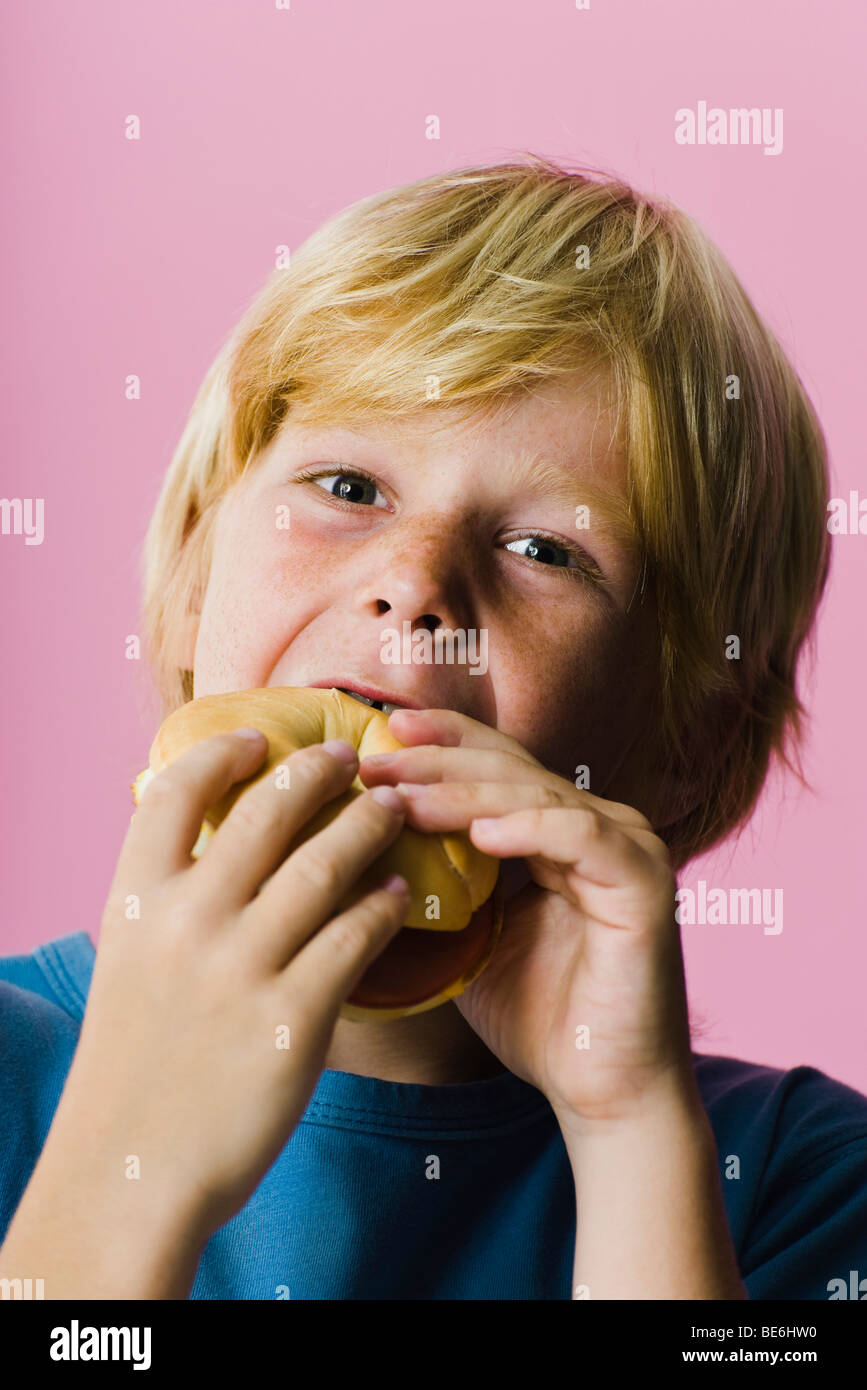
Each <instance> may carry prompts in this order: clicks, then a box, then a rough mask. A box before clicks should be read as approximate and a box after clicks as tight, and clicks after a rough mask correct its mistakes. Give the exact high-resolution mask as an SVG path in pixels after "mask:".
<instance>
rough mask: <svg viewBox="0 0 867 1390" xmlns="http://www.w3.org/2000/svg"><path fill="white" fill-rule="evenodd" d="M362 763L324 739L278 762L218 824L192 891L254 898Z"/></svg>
mask: <svg viewBox="0 0 867 1390" xmlns="http://www.w3.org/2000/svg"><path fill="white" fill-rule="evenodd" d="M341 742H342V740H341ZM346 747H347V748H348V747H349V745H348V744H347V745H346ZM356 767H357V763H356V760H355V758H354V757H353V759H352V761H351V762H349V761H347V760H345V759H343V758H340V757H337V756H335V754H334V753H333V752H332V751H331V750H330V749H329V748H328V747H327V746H326V745H323V744H321V743H317V744H310V745H308V746H307V747H305V748H299V749H298V750H297V751H296V752H294V753H292V754H291V755H290V756H289V757H288V758H287V759H286V761H285V763H278V764H277V766H276V767H274V768H272V769H271V771H270V772H269V774H268V776H267V777H263V778H262V779H261V780H260V781H259V782H257V783H256V785H255V786H253V787H250V789H249V790H248V791H246V792H245V793H244V795H243V796H242V797H240V798H239V799H238V800H237V801H236V802H235V804H234V806H233V807H232V809H231V811H230V812H229V814H228V815H227V817H226V819H225V820H224V821H223V822H222V824H221V825H220V826H219V827H218V829H217V831H216V834H215V835H214V837H213V839H212V840H211V841H210V843H209V844H208V846H207V849H206V850H205V852H204V854H203V855H202V856H201V858H200V859H199V860H198V861H197V862H196V864H194V865H193V867H192V869H191V870H190V871H189V881H190V888H191V891H199V890H201V892H202V893H203V894H204V895H206V896H207V898H209V899H212V900H213V901H215V902H218V903H220V904H222V905H223V906H226V907H241V906H243V905H245V904H246V903H249V902H250V900H251V899H252V898H253V897H254V896H255V894H256V893H257V891H258V890H259V889H260V888H261V886H262V884H263V883H264V882H265V880H266V879H267V878H268V877H269V876H270V875H271V874H272V873H273V872H274V871H275V869H277V868H278V867H279V865H280V863H281V862H282V861H283V859H284V858H285V857H286V852H287V850H288V848H289V846H290V845H291V843H292V840H293V839H294V838H295V836H296V835H298V834H299V832H300V831H301V830H302V829H303V827H304V826H305V825H306V824H307V823H308V821H309V820H310V819H311V817H312V816H313V815H314V814H315V813H316V812H317V811H319V810H320V809H321V808H322V807H323V806H324V805H325V804H326V803H327V802H329V801H331V800H333V798H334V797H335V796H337V795H338V794H339V793H340V792H345V791H346V790H347V788H348V787H349V785H350V783H351V782H352V780H353V778H354V777H355V772H356Z"/></svg>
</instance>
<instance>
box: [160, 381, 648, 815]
mask: <svg viewBox="0 0 867 1390" xmlns="http://www.w3.org/2000/svg"><path fill="white" fill-rule="evenodd" d="M611 437H612V430H611V417H610V416H609V414H608V412H607V408H606V407H604V406H603V404H602V403H601V398H600V397H598V396H597V391H596V389H595V388H592V387H590V386H589V385H588V386H585V385H583V384H582V380H581V379H580V378H577V377H575V378H573V379H571V380H570V379H569V378H566V379H564V380H563V381H562V382H561V383H559V384H556V385H555V384H546V385H545V386H544V387H543V388H540V389H539V390H538V391H537V392H536V394H534V395H532V396H530V395H528V396H527V397H526V398H524V399H522V400H521V401H520V403H519V404H518V405H517V406H515V408H514V409H513V411H512V412H511V413H502V412H501V413H500V414H498V415H497V416H496V418H493V419H492V418H488V419H486V420H482V419H481V418H480V417H478V416H474V417H473V418H471V419H470V420H467V418H466V417H465V416H463V417H462V416H461V414H460V412H458V411H457V410H453V409H451V408H448V407H442V406H439V405H436V406H432V407H429V408H428V409H424V408H422V409H420V410H418V411H417V412H415V413H414V414H412V415H406V416H403V417H402V418H401V419H400V420H399V421H392V422H389V423H385V422H377V423H376V424H371V425H365V426H364V427H363V433H362V432H360V431H359V429H358V428H357V427H354V428H353V429H352V430H351V431H350V430H348V429H346V428H341V427H334V428H324V427H319V426H316V425H309V424H308V425H304V424H302V423H298V422H293V421H292V418H291V414H290V417H289V419H288V420H287V422H286V423H285V424H284V425H283V427H282V428H281V430H280V431H279V432H278V434H277V435H276V437H275V438H274V440H272V442H271V443H270V445H269V446H268V448H267V449H266V450H265V451H263V453H262V455H261V456H260V457H259V459H257V460H256V461H254V462H253V463H252V464H251V465H250V467H249V468H248V470H247V473H246V475H245V476H244V478H242V479H241V481H240V482H239V483H238V484H237V485H236V487H235V488H234V489H233V490H232V491H231V492H230V493H228V494H227V496H226V498H225V499H224V501H223V504H222V507H221V511H220V514H219V516H218V519H217V522H216V529H215V534H214V544H213V552H212V564H211V570H210V574H209V578H208V585H207V590H206V593H205V598H204V602H203V605H202V612H201V615H200V617H199V619H198V620H194V621H193V624H192V629H191V632H192V636H191V639H190V641H189V642H188V647H187V651H186V652H185V653H183V654H182V655H181V664H185V665H187V666H190V664H191V657H192V658H193V660H192V667H193V671H194V694H195V695H196V696H202V695H211V694H219V693H224V692H229V691H237V690H247V689H254V688H257V687H264V686H278V685H296V686H303V685H335V686H338V687H340V686H343V687H345V686H350V687H356V688H357V687H358V686H362V687H364V686H372V687H375V688H376V689H377V690H381V691H384V692H386V693H387V694H388V695H390V696H392V698H393V701H394V702H395V703H398V704H410V705H413V706H417V707H419V708H426V707H427V708H429V707H448V708H451V709H455V710H458V711H460V712H461V713H463V714H466V715H469V716H471V717H472V718H473V719H477V720H480V721H482V722H483V723H485V724H488V725H491V726H492V727H495V728H497V729H499V730H501V731H502V732H503V733H506V734H509V735H511V737H513V738H515V739H517V740H518V742H519V743H521V744H522V745H523V746H524V747H525V748H526V749H527V750H528V751H529V752H530V753H532V754H533V755H534V756H535V757H536V758H538V759H539V760H540V762H542V763H544V764H545V766H546V767H548V768H550V769H551V770H552V771H554V772H557V773H560V774H561V775H562V776H564V777H567V778H568V779H569V780H570V781H573V780H574V779H575V772H574V769H575V768H576V766H578V765H579V764H586V765H587V766H588V767H589V790H590V791H592V792H593V793H595V794H596V795H598V796H603V797H606V798H609V799H611V800H616V801H625V802H627V803H629V804H631V805H633V806H637V807H638V809H640V810H643V811H644V812H645V814H648V812H647V810H646V808H645V805H644V802H645V800H646V788H645V786H644V781H643V778H644V767H643V756H642V755H643V752H644V750H645V749H646V746H647V745H646V740H645V739H644V738H643V734H644V732H645V730H646V727H647V725H646V721H647V717H648V707H649V698H650V695H651V694H652V691H653V683H654V679H655V671H656V661H655V609H654V605H653V602H652V597H651V595H650V594H649V593H648V594H646V595H645V597H644V601H643V602H641V601H640V592H639V590H640V580H641V557H640V555H639V553H638V552H637V550H633V549H632V547H631V545H630V542H629V537H628V535H627V534H626V533H625V532H624V531H623V530H622V529H621V523H620V521H618V516H621V517H622V516H623V515H624V514H625V498H626V462H625V459H624V458H623V457H622V455H621V454H620V453H619V452H618V450H617V449H616V448H615V447H614V446H612V444H611ZM359 468H360V469H362V470H364V472H365V473H367V474H370V475H371V477H372V478H373V479H374V480H375V481H374V482H368V481H366V480H365V479H364V478H363V477H362V478H358V476H357V472H356V470H358V469H359ZM542 470H544V471H542ZM305 471H310V472H315V473H316V474H317V475H318V480H317V481H312V480H310V479H306V480H305V479H302V478H300V477H299V474H301V473H302V472H305ZM338 473H340V474H345V475H350V476H346V477H344V478H343V479H342V480H341V479H340V478H337V479H336V480H335V476H334V475H336V474H338ZM353 475H354V476H353ZM341 481H343V483H344V485H348V487H347V488H346V500H343V501H341V500H338V498H335V496H334V492H335V491H339V485H340V482H341ZM287 507H288V513H287V511H286V508H287ZM581 507H585V508H587V512H584V513H582V512H580V511H577V510H576V509H578V508H581ZM609 512H610V513H611V514H610V515H609ZM287 517H288V521H289V525H288V529H286V519H287ZM582 521H583V522H585V523H586V524H585V525H583V526H582V525H579V524H576V523H578V522H582ZM543 537H548V539H543ZM534 547H535V549H534ZM573 549H574V553H570V551H572V550H573ZM534 557H535V558H534ZM588 567H589V568H588ZM594 570H596V571H598V572H599V573H598V574H594ZM405 623H409V624H411V628H410V629H409V630H410V631H411V632H412V633H416V632H418V631H421V630H423V629H425V628H428V629H430V628H436V627H439V628H442V629H458V630H462V631H463V632H465V633H466V634H467V637H468V648H467V650H468V651H469V653H470V657H471V658H472V657H473V656H474V654H475V660H476V664H479V661H478V654H479V653H480V652H483V651H484V647H483V646H481V645H479V643H480V633H481V631H482V630H486V632H487V638H486V641H487V670H486V671H484V673H483V674H471V672H472V665H471V664H470V663H466V664H463V665H461V664H457V662H456V663H455V664H451V665H450V664H448V663H447V662H446V661H445V659H443V661H442V662H441V664H436V662H433V663H431V664H388V663H385V662H383V660H382V659H381V652H382V650H383V642H382V640H381V639H382V636H383V634H384V633H386V632H387V631H388V630H397V632H398V633H403V631H404V624H405ZM473 629H475V630H476V646H475V647H473V646H472V641H471V640H470V639H471V633H472V630H473ZM192 641H195V652H194V657H193V653H192V651H191V650H190V648H191V646H192Z"/></svg>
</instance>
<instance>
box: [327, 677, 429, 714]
mask: <svg viewBox="0 0 867 1390" xmlns="http://www.w3.org/2000/svg"><path fill="white" fill-rule="evenodd" d="M311 688H313V689H319V690H324V689H332V688H333V689H335V690H339V691H341V692H342V694H344V695H351V696H352V699H353V700H358V702H359V704H362V705H369V706H370V707H371V709H378V710H381V711H382V713H383V714H391V713H392V712H393V711H394V710H396V709H424V706H423V705H418V704H416V703H415V702H414V701H412V700H394V699H392V698H391V696H390V695H389V693H388V692H387V691H385V690H377V689H376V688H375V687H374V686H369V685H365V686H361V685H359V686H356V687H354V688H353V687H352V686H349V685H338V684H337V682H336V681H315V682H314V683H313V686H312V687H311Z"/></svg>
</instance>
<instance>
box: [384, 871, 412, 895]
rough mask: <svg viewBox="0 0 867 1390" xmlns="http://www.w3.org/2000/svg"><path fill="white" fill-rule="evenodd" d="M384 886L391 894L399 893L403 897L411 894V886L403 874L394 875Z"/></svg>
mask: <svg viewBox="0 0 867 1390" xmlns="http://www.w3.org/2000/svg"><path fill="white" fill-rule="evenodd" d="M382 886H383V888H385V889H387V890H388V892H389V893H399V894H401V895H405V894H407V893H409V884H408V883H407V881H406V879H405V878H404V877H403V876H402V874H392V876H391V878H387V879H386V880H385V883H384V884H383V885H382Z"/></svg>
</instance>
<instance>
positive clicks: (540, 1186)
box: [0, 931, 867, 1300]
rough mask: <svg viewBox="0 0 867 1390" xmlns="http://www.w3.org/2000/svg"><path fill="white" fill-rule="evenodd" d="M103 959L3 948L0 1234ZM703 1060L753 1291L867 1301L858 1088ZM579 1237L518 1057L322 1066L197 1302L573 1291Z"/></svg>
mask: <svg viewBox="0 0 867 1390" xmlns="http://www.w3.org/2000/svg"><path fill="white" fill-rule="evenodd" d="M94 959H95V951H94V947H93V944H92V942H91V940H90V938H89V936H88V935H87V933H86V932H83V931H79V932H74V933H72V934H71V935H69V936H64V937H60V938H58V939H57V940H55V941H49V942H47V943H45V944H44V945H42V946H38V947H37V948H36V949H35V950H34V951H33V952H32V953H31V954H30V955H20V956H7V957H4V958H0V1241H2V1239H3V1236H4V1235H5V1232H6V1228H7V1226H8V1225H9V1222H10V1221H11V1219H12V1216H13V1214H14V1212H15V1209H16V1207H17V1205H18V1203H19V1201H20V1200H21V1196H22V1194H23V1192H24V1188H25V1186H26V1184H27V1182H28V1180H29V1178H30V1175H31V1173H32V1171H33V1169H34V1167H35V1165H36V1161H37V1159H38V1157H39V1154H40V1152H41V1149H42V1146H43V1143H44V1142H45V1138H46V1135H47V1133H48V1128H49V1126H50V1124H51V1120H52V1117H53V1115H54V1111H55V1108H56V1106H57V1102H58V1100H59V1098H60V1093H61V1090H62V1088H63V1085H64V1082H65V1080H66V1076H67V1072H68V1070H69V1066H70V1063H71V1061H72V1057H73V1053H74V1051H75V1048H76V1044H77V1041H78V1035H79V1029H80V1026H81V1022H82V1018H83V1015H84V1007H85V1003H86V1000H87V993H88V989H89V987H90V979H91V972H92V968H93V962H94ZM693 1056H694V1064H695V1072H696V1078H697V1081H698V1085H699V1088H700V1091H701V1095H702V1099H703V1102H704V1105H705V1108H706V1110H707V1113H708V1116H709V1118H710V1122H711V1125H712V1127H713V1131H714V1135H715V1138H716V1143H717V1149H718V1153H719V1161H720V1174H721V1177H722V1187H723V1193H724V1197H725V1203H726V1209H727V1212H728V1219H729V1226H730V1229H731V1233H732V1238H733V1241H734V1246H735V1250H736V1251H737V1256H738V1260H739V1264H740V1269H741V1275H742V1277H743V1279H744V1281H745V1283H746V1286H747V1289H748V1291H749V1294H750V1297H751V1298H754V1299H772V1298H781V1299H828V1298H831V1297H832V1296H836V1297H859V1298H861V1299H862V1300H863V1299H867V1097H865V1096H863V1095H861V1094H860V1093H859V1092H857V1091H855V1090H853V1089H852V1088H851V1087H849V1086H846V1085H844V1084H843V1083H842V1082H839V1081H835V1080H833V1079H832V1078H830V1077H828V1076H826V1075H825V1074H824V1073H822V1072H820V1071H817V1070H816V1069H815V1068H813V1067H807V1066H799V1067H794V1068H793V1069H792V1070H790V1071H781V1070H777V1069H775V1068H773V1067H766V1066H759V1065H756V1064H754V1063H751V1062H742V1061H738V1060H736V1059H734V1058H731V1057H714V1056H705V1055H700V1054H693ZM226 1123H227V1124H231V1123H232V1116H231V1115H227V1116H226ZM735 1159H736V1160H737V1162H734V1160H735ZM736 1172H737V1173H738V1174H739V1175H738V1176H734V1174H735V1173H736ZM727 1174H729V1175H730V1176H727ZM574 1242H575V1193H574V1187H573V1180H572V1172H571V1168H570V1166H569V1160H568V1157H567V1154H566V1149H565V1145H564V1143H563V1139H562V1137H561V1134H560V1130H559V1128H558V1126H557V1122H556V1120H555V1118H554V1114H553V1112H552V1110H551V1107H550V1106H549V1104H548V1102H547V1101H546V1099H545V1097H544V1096H543V1095H542V1094H541V1092H540V1091H538V1090H536V1089H535V1087H533V1086H530V1085H528V1084H527V1083H526V1082H524V1081H521V1080H520V1079H519V1078H518V1077H516V1076H514V1075H513V1074H512V1073H511V1072H508V1071H506V1072H502V1073H500V1074H499V1075H497V1076H494V1077H493V1078H490V1079H488V1080H484V1081H471V1082H467V1083H464V1084H460V1085H450V1086H424V1085H418V1084H415V1083H412V1084H410V1083H405V1082H396V1081H381V1080H379V1079H377V1078H376V1077H370V1076H355V1075H353V1074H350V1073H348V1072H338V1071H330V1070H326V1071H324V1072H323V1073H322V1075H321V1077H320V1079H319V1082H318V1084H317V1086H316V1090H315V1092H314V1093H313V1095H312V1097H311V1100H310V1103H309V1105H308V1107H307V1109H306V1111H305V1113H304V1116H303V1118H302V1119H301V1121H300V1123H299V1125H298V1127H297V1129H296V1130H295V1132H294V1133H293V1134H292V1136H291V1138H290V1140H289V1142H288V1143H287V1144H286V1146H285V1148H284V1149H283V1151H282V1153H281V1154H280V1155H279V1157H278V1158H277V1160H276V1162H275V1163H274V1164H273V1166H272V1167H271V1169H270V1170H269V1172H268V1173H267V1174H266V1176H265V1178H264V1179H263V1180H262V1182H261V1183H260V1185H259V1187H258V1188H257V1189H256V1191H255V1192H254V1193H253V1195H252V1197H251V1198H250V1200H249V1201H248V1202H247V1203H246V1205H245V1206H244V1207H243V1208H242V1209H241V1210H240V1211H239V1212H238V1213H237V1215H236V1216H234V1217H233V1218H232V1219H231V1220H230V1221H228V1222H227V1223H226V1224H225V1225H224V1226H222V1227H221V1228H220V1230H218V1231H217V1232H216V1233H215V1234H214V1235H213V1236H212V1238H211V1239H210V1240H209V1242H208V1244H207V1246H206V1247H205V1250H204V1252H203V1254H202V1258H201V1261H200V1263H199V1266H198V1270H197V1273H196V1279H195V1283H194V1285H193V1288H192V1292H191V1295H190V1297H191V1298H194V1299H276V1298H292V1299H365V1298H366V1299H489V1298H490V1299H546V1298H556V1299H570V1298H571V1297H572V1289H571V1283H572V1260H573V1253H574ZM862 1280H863V1281H864V1283H863V1287H860V1290H859V1286H860V1283H861V1281H862ZM832 1281H841V1282H837V1283H834V1282H832ZM843 1290H845V1292H844V1291H843Z"/></svg>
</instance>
